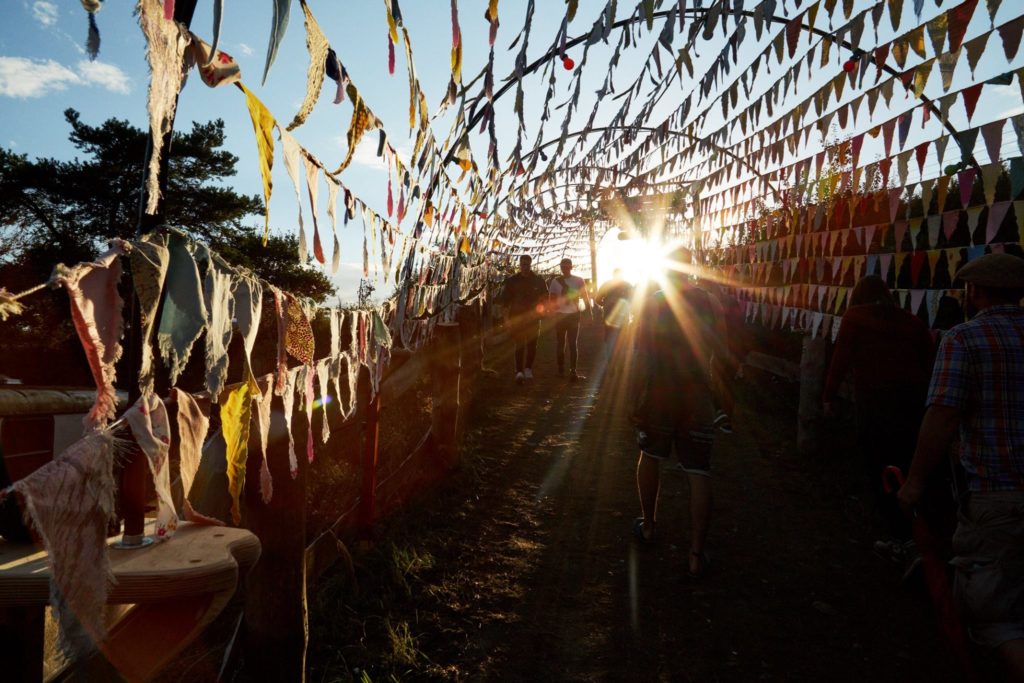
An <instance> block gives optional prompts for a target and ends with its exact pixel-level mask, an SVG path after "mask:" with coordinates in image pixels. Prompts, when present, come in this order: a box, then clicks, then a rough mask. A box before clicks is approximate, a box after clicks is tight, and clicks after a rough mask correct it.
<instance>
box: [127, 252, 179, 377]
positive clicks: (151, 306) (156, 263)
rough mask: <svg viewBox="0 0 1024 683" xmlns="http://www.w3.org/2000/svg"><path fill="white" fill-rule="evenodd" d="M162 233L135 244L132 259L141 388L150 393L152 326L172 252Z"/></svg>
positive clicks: (154, 324)
mask: <svg viewBox="0 0 1024 683" xmlns="http://www.w3.org/2000/svg"><path fill="white" fill-rule="evenodd" d="M166 243H167V239H166V238H165V237H164V236H163V235H147V236H146V237H143V238H142V240H140V241H139V242H136V243H135V244H134V245H133V247H132V253H131V256H130V262H131V267H132V285H133V286H134V287H135V297H136V298H137V299H138V302H139V317H140V321H141V323H142V358H141V361H140V363H139V389H140V391H141V393H143V394H148V393H150V392H151V391H153V345H152V340H153V328H154V327H155V326H156V312H157V307H158V306H159V305H160V293H161V292H162V291H163V288H164V280H165V279H166V277H167V264H168V263H169V261H170V258H171V257H170V252H169V251H168V250H167V244H166Z"/></svg>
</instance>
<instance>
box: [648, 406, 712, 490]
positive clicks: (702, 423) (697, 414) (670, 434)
mask: <svg viewBox="0 0 1024 683" xmlns="http://www.w3.org/2000/svg"><path fill="white" fill-rule="evenodd" d="M684 396H685V397H683V398H679V399H677V401H675V402H673V405H672V406H671V407H668V408H667V409H665V410H655V411H653V412H654V414H653V415H650V419H640V420H639V421H638V424H637V432H636V434H637V438H636V441H637V445H638V446H640V452H641V453H642V454H643V455H645V456H647V457H649V458H654V459H656V460H665V459H667V458H669V457H671V455H672V451H673V449H675V454H676V457H677V458H678V459H679V462H680V464H681V465H682V466H683V471H684V472H686V473H687V474H701V475H704V476H710V474H711V450H712V447H713V446H714V443H715V427H714V424H713V422H714V407H713V405H712V403H711V396H710V394H709V393H707V392H700V394H699V395H695V394H691V395H684Z"/></svg>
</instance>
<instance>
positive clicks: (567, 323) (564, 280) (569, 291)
mask: <svg viewBox="0 0 1024 683" xmlns="http://www.w3.org/2000/svg"><path fill="white" fill-rule="evenodd" d="M559 267H561V269H562V274H561V275H556V276H555V277H553V278H551V282H550V283H549V284H548V299H549V307H550V308H551V310H553V311H554V313H555V316H556V320H555V357H556V359H557V360H558V376H559V377H563V376H564V375H565V349H566V347H569V380H570V381H573V382H575V381H576V380H578V379H580V376H579V375H578V374H577V373H576V361H577V360H578V358H579V350H578V348H577V344H576V340H577V338H578V337H579V334H580V299H582V300H583V305H584V307H585V308H586V311H587V315H588V316H590V317H591V319H593V317H594V312H593V309H592V308H591V305H590V294H589V293H588V292H587V283H586V282H584V281H583V278H581V277H578V276H576V275H573V274H572V260H571V259H567V258H564V259H562V262H561V263H560V264H559Z"/></svg>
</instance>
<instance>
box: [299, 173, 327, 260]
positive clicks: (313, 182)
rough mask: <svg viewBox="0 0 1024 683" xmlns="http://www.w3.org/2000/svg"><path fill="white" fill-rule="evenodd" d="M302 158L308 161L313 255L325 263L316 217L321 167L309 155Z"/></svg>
mask: <svg viewBox="0 0 1024 683" xmlns="http://www.w3.org/2000/svg"><path fill="white" fill-rule="evenodd" d="M302 160H303V161H304V162H305V163H306V189H307V190H308V191H309V211H310V214H311V215H312V216H313V256H314V257H315V258H316V260H317V261H319V262H320V265H323V264H324V248H323V245H322V244H321V243H320V226H319V225H318V224H317V219H316V205H317V197H318V196H319V194H320V182H319V181H320V167H319V166H317V165H316V163H314V162H313V160H312V159H310V158H309V156H308V155H305V156H303V157H302Z"/></svg>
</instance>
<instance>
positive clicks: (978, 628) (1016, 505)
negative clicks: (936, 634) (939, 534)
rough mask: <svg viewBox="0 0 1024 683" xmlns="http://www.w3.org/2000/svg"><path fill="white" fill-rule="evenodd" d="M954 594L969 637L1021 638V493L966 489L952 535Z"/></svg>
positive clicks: (995, 642)
mask: <svg viewBox="0 0 1024 683" xmlns="http://www.w3.org/2000/svg"><path fill="white" fill-rule="evenodd" d="M953 553H954V554H955V555H956V557H954V558H953V562H952V564H953V566H954V567H956V579H955V581H954V587H953V593H954V596H955V598H956V602H957V606H958V607H959V608H960V610H961V612H962V614H963V615H964V617H965V620H966V621H967V625H968V627H969V629H970V633H971V638H972V639H973V640H974V641H975V642H977V643H978V644H979V645H982V646H985V647H998V646H999V645H1001V644H1003V643H1005V642H1007V641H1010V640H1019V639H1022V638H1024V493H1022V492H1002V491H1000V492H993V493H971V494H970V496H969V497H968V499H967V500H966V501H964V503H963V504H962V505H961V509H960V519H959V523H958V524H957V529H956V533H955V534H954V535H953Z"/></svg>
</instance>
